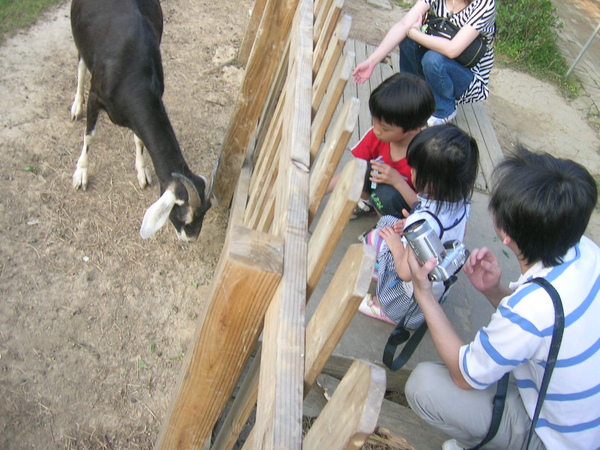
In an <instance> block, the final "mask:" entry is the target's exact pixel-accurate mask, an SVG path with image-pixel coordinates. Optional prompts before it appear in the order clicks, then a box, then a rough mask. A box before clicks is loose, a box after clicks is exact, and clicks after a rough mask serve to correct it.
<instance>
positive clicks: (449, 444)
mask: <svg viewBox="0 0 600 450" xmlns="http://www.w3.org/2000/svg"><path fill="white" fill-rule="evenodd" d="M442 450H464V449H463V448H462V447H459V446H458V442H456V439H449V440H447V441H446V442H444V443H443V444H442Z"/></svg>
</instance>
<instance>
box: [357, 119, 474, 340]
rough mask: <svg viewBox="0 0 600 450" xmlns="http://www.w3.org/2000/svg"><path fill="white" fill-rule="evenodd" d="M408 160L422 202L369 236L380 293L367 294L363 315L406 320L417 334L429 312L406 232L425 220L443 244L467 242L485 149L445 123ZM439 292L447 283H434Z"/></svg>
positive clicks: (426, 133)
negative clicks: (422, 304)
mask: <svg viewBox="0 0 600 450" xmlns="http://www.w3.org/2000/svg"><path fill="white" fill-rule="evenodd" d="M407 158H408V164H409V165H410V167H411V168H412V182H413V185H414V186H415V188H416V190H417V192H418V194H417V203H415V204H414V205H413V208H412V211H411V213H410V215H408V212H407V211H406V214H405V215H407V216H408V217H406V218H404V219H400V220H399V219H398V218H397V217H395V216H391V215H386V216H383V217H382V218H381V219H380V220H379V222H378V223H377V227H376V228H375V229H374V230H372V231H371V232H370V233H368V234H367V236H366V238H365V239H366V240H365V243H367V244H371V245H375V247H376V248H378V253H377V269H376V270H377V295H376V296H373V295H371V294H367V295H366V296H365V298H364V299H363V301H362V303H361V305H360V307H359V311H360V312H362V313H363V314H366V315H368V316H370V317H373V318H376V319H379V320H383V321H385V322H388V323H392V324H397V323H399V322H400V321H404V326H405V328H407V329H411V330H413V329H416V328H417V327H418V326H419V325H420V324H421V323H422V322H423V314H422V313H421V312H420V310H419V309H418V306H417V304H416V303H415V301H414V299H413V298H412V295H413V289H412V282H411V275H410V268H409V266H408V260H407V255H408V252H407V251H406V243H405V242H404V241H403V238H402V233H403V230H404V229H406V227H408V226H410V225H411V224H414V223H415V222H417V221H419V220H421V219H425V220H426V221H427V222H428V223H429V225H430V226H431V228H432V229H433V231H434V232H435V233H436V234H437V235H438V237H439V238H440V239H441V240H442V242H446V241H450V240H458V241H462V240H463V239H464V236H465V231H466V225H467V219H468V217H469V207H470V205H469V202H470V199H471V196H472V194H473V188H474V185H475V179H476V177H477V169H478V166H479V149H478V147H477V143H476V142H475V139H473V138H472V137H471V136H469V135H468V134H467V133H465V132H464V131H463V130H461V129H460V128H458V127H456V126H454V125H452V124H445V125H440V126H436V127H432V128H427V129H425V130H423V131H421V132H420V133H419V134H417V135H416V136H415V138H414V139H413V140H412V141H411V143H410V145H409V146H408V156H407ZM433 290H434V295H435V296H436V298H437V299H438V300H440V299H441V297H442V295H443V293H444V285H443V283H442V282H436V283H434V288H433Z"/></svg>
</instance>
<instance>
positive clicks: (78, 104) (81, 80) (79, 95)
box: [71, 56, 87, 120]
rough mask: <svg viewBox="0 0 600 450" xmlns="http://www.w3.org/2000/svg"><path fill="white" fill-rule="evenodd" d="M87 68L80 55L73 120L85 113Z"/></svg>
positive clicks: (72, 108) (72, 109)
mask: <svg viewBox="0 0 600 450" xmlns="http://www.w3.org/2000/svg"><path fill="white" fill-rule="evenodd" d="M86 72H87V68H86V67H85V63H84V62H83V58H82V57H81V56H79V63H78V64H77V92H75V100H73V104H72V105H71V120H77V119H79V118H80V117H81V115H82V114H83V98H84V93H83V88H84V85H85V75H86Z"/></svg>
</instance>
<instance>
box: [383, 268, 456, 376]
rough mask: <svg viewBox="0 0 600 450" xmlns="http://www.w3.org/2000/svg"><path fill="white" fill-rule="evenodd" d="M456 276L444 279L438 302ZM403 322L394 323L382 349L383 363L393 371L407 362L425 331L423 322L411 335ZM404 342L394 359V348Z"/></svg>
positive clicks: (444, 295) (404, 321)
mask: <svg viewBox="0 0 600 450" xmlns="http://www.w3.org/2000/svg"><path fill="white" fill-rule="evenodd" d="M457 273H458V271H457ZM456 278H457V277H456V274H454V275H452V276H451V277H450V278H448V279H447V280H446V281H444V293H443V294H442V297H441V298H440V303H443V301H444V299H445V297H446V293H447V292H448V290H449V289H450V286H452V285H453V284H454V282H455V281H456ZM413 301H414V300H413ZM405 323H406V319H405V320H403V321H402V322H400V323H399V324H398V325H396V328H394V331H392V334H390V337H389V338H388V340H387V343H386V344H385V347H384V349H383V363H384V364H385V365H386V366H387V367H388V368H389V369H390V370H392V371H394V372H395V371H396V370H398V369H400V368H401V367H403V366H404V365H405V364H406V363H407V362H408V360H409V359H410V357H411V356H412V354H413V353H414V351H415V349H416V348H417V346H418V345H419V343H420V342H421V339H423V336H424V335H425V333H426V332H427V322H423V323H422V324H421V325H420V326H419V328H417V329H416V330H415V331H414V332H413V333H412V336H411V334H410V331H408V330H407V329H406V328H405V326H404V325H405ZM405 342H406V345H405V346H404V347H403V348H402V350H401V351H400V354H399V355H398V357H397V358H396V359H394V356H395V355H396V349H397V348H398V346H399V345H401V344H404V343H405Z"/></svg>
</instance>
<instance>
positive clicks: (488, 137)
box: [342, 39, 503, 193]
mask: <svg viewBox="0 0 600 450" xmlns="http://www.w3.org/2000/svg"><path fill="white" fill-rule="evenodd" d="M374 50H375V46H374V45H370V44H366V43H364V42H361V41H357V40H353V39H349V40H348V42H347V43H346V47H345V51H346V52H349V51H350V52H354V53H355V54H356V63H359V62H361V61H364V60H365V59H367V57H368V56H369V55H370V54H371V53H372V52H373V51H374ZM398 70H399V63H398V54H397V53H392V54H391V55H390V57H388V59H387V60H386V61H384V62H383V63H381V64H379V67H378V68H377V69H376V70H375V71H374V72H373V75H372V76H371V78H370V79H369V81H368V82H366V83H364V84H362V85H358V84H356V83H354V82H353V81H350V82H349V83H348V84H347V85H346V89H345V91H344V97H343V99H342V101H344V100H345V99H347V98H351V97H356V98H358V99H359V100H360V111H359V115H358V124H357V126H356V128H355V130H354V134H353V135H352V138H351V139H350V143H349V147H350V148H352V147H353V146H354V145H355V144H356V143H357V142H358V141H359V139H360V137H361V136H363V135H364V134H365V133H366V132H367V130H368V129H369V128H370V127H371V114H370V113H369V95H370V94H371V92H372V91H373V89H375V88H376V87H377V86H378V85H379V84H380V83H381V82H382V81H383V80H385V79H386V78H388V77H389V76H391V75H392V74H394V73H396V72H398ZM455 123H456V125H458V126H459V127H461V128H462V129H463V130H465V131H466V132H468V133H469V134H470V135H471V136H473V137H474V138H475V140H476V141H477V144H478V146H479V156H480V171H479V175H478V177H477V181H476V183H475V187H476V188H477V189H478V190H480V191H482V192H485V193H487V192H489V190H490V187H491V175H492V171H493V169H494V167H495V166H496V164H497V163H498V161H500V160H501V159H502V156H503V153H502V149H501V147H500V143H499V142H498V139H497V138H496V133H495V132H494V127H493V126H492V122H491V121H490V118H489V116H488V115H487V112H486V110H485V105H484V104H483V102H478V103H468V104H465V105H460V106H459V107H458V115H457V117H456V119H455Z"/></svg>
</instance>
